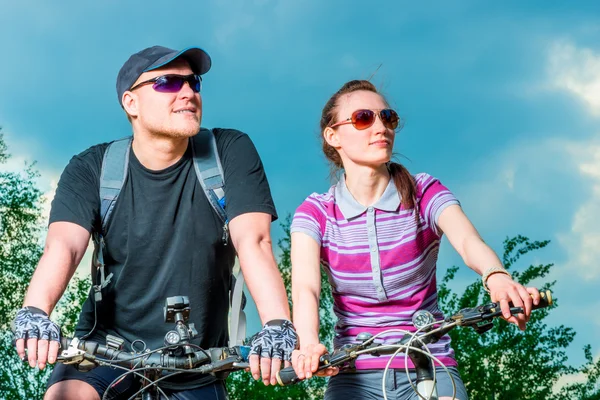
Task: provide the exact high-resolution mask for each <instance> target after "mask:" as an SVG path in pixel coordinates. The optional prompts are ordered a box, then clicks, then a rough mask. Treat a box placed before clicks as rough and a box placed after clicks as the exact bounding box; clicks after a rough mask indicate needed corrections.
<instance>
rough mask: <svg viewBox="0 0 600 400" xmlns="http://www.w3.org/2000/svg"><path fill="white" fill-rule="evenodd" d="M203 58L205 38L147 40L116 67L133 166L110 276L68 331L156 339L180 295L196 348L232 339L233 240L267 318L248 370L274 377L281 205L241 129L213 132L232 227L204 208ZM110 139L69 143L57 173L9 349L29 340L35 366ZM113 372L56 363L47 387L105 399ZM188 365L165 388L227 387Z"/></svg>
mask: <svg viewBox="0 0 600 400" xmlns="http://www.w3.org/2000/svg"><path fill="white" fill-rule="evenodd" d="M210 66H211V59H210V57H209V56H208V54H207V53H206V52H204V50H202V49H199V48H189V49H186V50H184V51H181V52H178V51H175V50H171V49H168V48H165V47H160V46H154V47H151V48H147V49H144V50H142V51H140V52H139V53H136V54H134V55H132V56H131V57H130V58H129V60H128V61H127V62H125V64H124V65H123V67H122V68H121V70H120V72H119V74H118V77H117V94H118V98H119V102H120V104H121V106H122V107H123V109H124V110H125V112H126V113H127V116H128V119H129V120H130V122H131V125H132V128H133V142H132V146H131V150H130V153H129V164H128V167H127V168H128V172H127V178H126V180H125V182H124V185H123V187H122V189H121V191H120V194H119V196H118V199H117V201H116V203H115V204H114V208H113V211H112V216H111V217H110V222H109V223H108V226H107V228H106V232H104V234H105V236H104V240H105V248H106V250H105V252H104V253H103V255H104V262H105V264H106V266H107V272H106V273H107V274H108V273H112V274H113V276H112V278H111V279H110V281H109V283H108V285H107V286H106V287H105V288H104V289H102V300H101V301H95V300H94V294H93V292H92V293H90V297H89V298H88V299H87V301H86V302H85V304H84V306H83V310H82V313H81V316H80V320H79V324H78V326H77V330H76V336H78V337H81V336H83V335H89V336H88V338H89V339H90V340H96V341H100V342H103V340H104V338H105V337H106V335H107V334H111V335H116V336H119V337H121V338H123V339H125V341H126V344H127V345H131V342H133V341H134V340H136V339H141V340H143V341H144V342H145V344H146V345H147V346H148V348H149V349H156V348H158V347H161V346H162V345H163V339H164V335H165V333H166V332H167V331H168V330H170V329H171V328H172V324H165V323H164V320H163V310H162V305H163V304H164V301H165V298H166V297H170V296H177V295H187V296H189V299H190V306H191V314H190V318H189V322H193V323H194V324H195V327H196V329H197V331H198V333H199V336H198V339H197V340H195V341H193V343H196V344H198V345H200V346H201V347H202V348H209V347H216V346H223V345H226V344H227V313H228V307H229V303H228V300H229V299H228V290H229V284H230V276H231V269H232V266H233V262H234V258H235V252H237V255H238V257H239V261H240V266H241V269H242V272H243V273H244V276H245V279H246V282H247V285H248V288H249V290H250V292H251V294H252V296H253V298H254V300H255V302H256V305H257V308H258V310H259V314H260V318H261V320H262V321H263V322H265V326H264V328H263V330H262V331H261V332H260V333H259V335H257V338H256V339H255V340H254V341H253V350H252V354H253V355H252V356H251V371H252V374H253V376H254V378H255V379H258V378H260V377H262V379H263V382H265V384H269V383H271V384H275V382H276V379H275V374H276V372H277V371H278V370H279V369H280V367H281V362H282V359H283V360H285V361H289V356H290V353H291V351H292V349H293V347H294V346H295V345H296V333H295V331H294V329H293V326H292V325H291V323H290V322H289V319H290V315H289V307H288V303H287V298H286V294H285V289H284V286H283V281H282V279H281V276H280V275H279V272H278V269H277V265H276V263H275V260H274V257H273V253H272V248H271V239H270V224H271V221H272V220H273V219H275V218H277V214H276V212H275V208H274V205H273V201H272V199H271V194H270V189H269V185H268V182H267V179H266V176H265V173H264V170H263V166H262V163H261V161H260V158H259V157H258V154H257V153H256V150H255V148H254V146H253V144H252V142H251V141H250V139H249V138H248V136H247V135H245V134H243V133H241V132H239V131H235V130H230V129H215V130H214V131H213V133H214V135H215V139H216V145H217V151H218V153H219V156H220V159H221V163H222V165H223V172H224V180H225V198H226V214H227V218H228V221H229V223H228V226H223V224H222V223H221V221H220V220H219V217H218V215H217V213H216V212H215V210H213V209H212V208H211V205H210V202H209V200H208V199H207V197H206V195H205V193H204V191H203V188H202V186H201V184H200V183H199V180H198V178H197V176H196V173H195V170H194V164H193V159H192V150H191V144H190V138H191V137H192V136H194V135H196V134H197V133H198V132H199V130H200V122H201V119H202V97H201V95H200V87H201V77H200V76H201V75H202V74H204V73H206V72H208V70H209V69H210ZM107 146H108V144H106V143H104V144H100V145H97V146H93V147H91V148H89V149H88V150H86V151H84V152H83V153H81V154H79V155H77V156H75V157H74V158H73V159H72V160H71V161H70V163H69V165H68V166H67V167H66V169H65V171H64V172H63V174H62V176H61V178H60V182H59V184H58V188H57V191H56V196H55V198H54V200H53V202H52V210H51V213H50V225H49V229H48V235H47V238H46V245H45V249H44V254H43V256H42V258H41V259H40V262H39V264H38V267H37V269H36V271H35V273H34V275H33V278H32V280H31V284H30V286H29V289H28V291H27V295H26V297H25V302H24V308H23V309H21V310H20V311H19V313H18V314H17V317H16V319H15V334H16V338H17V341H16V346H17V352H18V354H19V355H20V356H21V358H23V359H25V347H26V348H27V358H28V361H29V364H30V365H31V366H32V367H34V366H35V365H36V363H37V365H39V367H40V368H41V369H43V368H44V366H45V365H46V363H47V362H48V363H53V362H55V361H56V357H57V351H58V347H59V345H58V341H57V340H58V336H59V331H58V327H57V326H56V325H54V324H53V323H52V322H51V321H50V320H49V319H48V317H47V316H48V315H49V314H50V313H51V312H52V309H53V308H54V306H55V305H56V303H57V301H58V300H59V299H60V297H61V295H62V294H63V292H64V290H65V288H66V286H67V284H68V282H69V280H70V279H71V277H72V275H73V273H74V272H75V270H76V268H77V265H78V264H79V262H80V261H81V258H82V257H83V255H84V253H85V251H86V248H87V246H88V243H89V239H90V234H91V233H93V232H98V231H99V230H101V229H102V222H103V221H102V218H103V216H102V215H100V206H99V204H100V199H99V189H98V188H99V182H100V171H101V168H102V160H103V156H104V154H105V152H106V148H107ZM227 228H228V231H229V232H227ZM227 234H228V235H229V236H230V240H228V239H227ZM224 238H225V239H224ZM228 242H229V244H228ZM38 339H39V340H38ZM48 339H50V340H48ZM259 356H260V357H262V358H260V359H259ZM271 357H272V358H271ZM121 373H122V371H119V370H114V369H111V368H109V367H98V368H95V369H94V370H92V371H90V372H87V373H81V372H78V371H77V370H76V369H75V368H74V367H72V366H67V365H64V364H58V365H57V366H56V368H55V369H54V371H53V373H52V376H51V378H50V380H49V382H48V391H47V393H46V397H45V398H47V399H99V398H100V397H101V396H102V394H103V393H104V392H105V391H106V390H107V386H108V385H110V384H111V382H112V381H113V380H114V379H115V378H116V377H118V376H119V375H120V374H121ZM182 376H183V378H179V380H176V379H175V378H172V380H171V381H170V382H168V383H166V384H165V385H164V387H165V388H166V389H165V390H168V392H167V393H168V394H169V396H170V397H171V398H186V399H187V398H202V399H213V398H214V399H223V398H226V392H225V388H224V384H223V382H222V381H219V380H216V379H215V378H214V377H212V376H204V377H201V378H200V379H198V378H193V376H190V375H185V374H184V375H182ZM137 381H138V378H133V377H131V376H129V377H128V379H127V380H125V381H123V382H121V383H119V384H118V385H117V386H116V387H115V388H111V389H110V390H111V392H110V394H111V395H119V396H126V398H127V397H128V396H131V395H132V394H133V393H135V391H137V387H136V384H137ZM178 396H181V397H178Z"/></svg>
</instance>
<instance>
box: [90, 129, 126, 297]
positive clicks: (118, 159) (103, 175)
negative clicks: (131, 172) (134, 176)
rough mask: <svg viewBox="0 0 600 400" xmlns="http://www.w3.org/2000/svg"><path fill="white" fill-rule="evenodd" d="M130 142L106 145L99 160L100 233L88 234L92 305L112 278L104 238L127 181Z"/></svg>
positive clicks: (120, 140)
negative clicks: (106, 264)
mask: <svg viewBox="0 0 600 400" xmlns="http://www.w3.org/2000/svg"><path fill="white" fill-rule="evenodd" d="M132 140H133V139H132V137H127V138H123V139H119V140H115V141H114V142H112V143H110V144H109V145H108V147H107V148H106V152H105V153H104V158H103V160H102V170H101V172H100V231H94V232H93V234H92V240H93V242H94V254H93V256H92V288H93V290H94V299H95V301H96V302H100V301H102V289H103V288H105V287H106V286H107V285H108V284H109V283H110V280H111V278H112V276H113V274H112V273H110V274H109V275H108V277H106V276H105V270H104V248H105V242H104V234H105V232H106V227H107V225H108V221H110V216H111V214H112V211H113V209H114V207H115V204H116V202H117V198H118V197H119V193H120V192H121V188H122V187H123V184H124V183H125V179H126V178H127V170H128V166H129V151H130V149H131V141H132ZM98 271H100V282H98V280H97V278H98V276H97V275H98Z"/></svg>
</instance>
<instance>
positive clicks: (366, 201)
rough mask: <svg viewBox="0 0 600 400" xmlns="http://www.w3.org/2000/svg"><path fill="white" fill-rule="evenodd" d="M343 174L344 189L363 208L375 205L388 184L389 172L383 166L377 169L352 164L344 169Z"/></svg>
mask: <svg viewBox="0 0 600 400" xmlns="http://www.w3.org/2000/svg"><path fill="white" fill-rule="evenodd" d="M345 173H346V177H345V178H346V187H347V188H348V190H349V191H350V193H351V194H352V196H353V197H354V199H355V200H356V201H358V202H359V203H360V204H362V205H363V206H365V207H368V206H371V205H373V204H375V203H376V202H377V200H379V199H380V198H381V196H382V195H383V192H385V189H386V187H387V186H388V184H389V182H390V172H389V171H388V168H387V166H386V165H385V164H382V165H380V166H379V167H377V168H373V167H369V166H364V165H356V164H354V165H352V166H350V167H349V168H346V169H345Z"/></svg>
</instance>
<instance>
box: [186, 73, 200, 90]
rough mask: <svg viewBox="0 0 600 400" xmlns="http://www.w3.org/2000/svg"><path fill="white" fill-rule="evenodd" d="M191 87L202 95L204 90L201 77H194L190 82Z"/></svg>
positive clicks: (191, 77)
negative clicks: (201, 92)
mask: <svg viewBox="0 0 600 400" xmlns="http://www.w3.org/2000/svg"><path fill="white" fill-rule="evenodd" d="M188 82H189V84H190V87H191V88H192V90H193V91H194V92H196V93H200V91H201V90H202V78H200V76H199V75H192V76H190V78H189V80H188Z"/></svg>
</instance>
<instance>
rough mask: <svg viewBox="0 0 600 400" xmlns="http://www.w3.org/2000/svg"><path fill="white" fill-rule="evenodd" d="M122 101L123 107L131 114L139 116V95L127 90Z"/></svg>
mask: <svg viewBox="0 0 600 400" xmlns="http://www.w3.org/2000/svg"><path fill="white" fill-rule="evenodd" d="M121 102H122V103H123V109H124V110H125V112H126V113H127V114H129V116H131V117H137V116H138V97H137V95H136V94H135V93H133V92H130V91H129V90H126V91H125V93H123V97H122V98H121Z"/></svg>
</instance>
